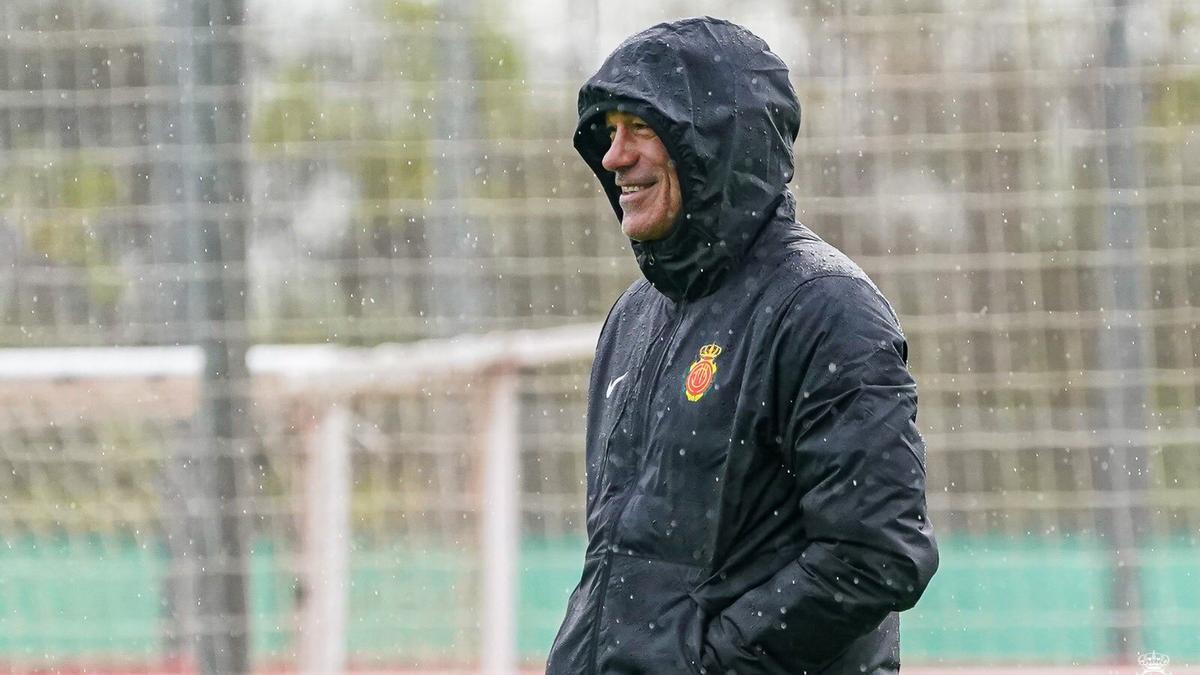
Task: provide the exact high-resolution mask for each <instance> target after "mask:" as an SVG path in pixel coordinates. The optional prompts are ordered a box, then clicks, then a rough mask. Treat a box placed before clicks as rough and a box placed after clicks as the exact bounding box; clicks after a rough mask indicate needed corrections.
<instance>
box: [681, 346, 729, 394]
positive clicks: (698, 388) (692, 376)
mask: <svg viewBox="0 0 1200 675" xmlns="http://www.w3.org/2000/svg"><path fill="white" fill-rule="evenodd" d="M720 355H721V347H720V345H715V344H711V345H704V346H703V347H701V348H700V358H699V359H698V360H696V361H693V362H692V366H691V367H690V368H688V374H687V379H686V380H684V382H683V393H685V394H687V399H688V400H689V401H699V400H700V397H701V396H703V395H704V392H706V391H708V388H709V387H711V386H712V383H713V376H714V375H716V374H717V357H718V356H720Z"/></svg>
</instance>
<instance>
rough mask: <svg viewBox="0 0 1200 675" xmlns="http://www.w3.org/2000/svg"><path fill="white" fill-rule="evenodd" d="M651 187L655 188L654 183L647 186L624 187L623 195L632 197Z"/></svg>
mask: <svg viewBox="0 0 1200 675" xmlns="http://www.w3.org/2000/svg"><path fill="white" fill-rule="evenodd" d="M651 187H654V183H646V184H645V185H622V186H621V194H623V195H631V194H634V193H635V192H641V191H642V190H645V189H646V188H651Z"/></svg>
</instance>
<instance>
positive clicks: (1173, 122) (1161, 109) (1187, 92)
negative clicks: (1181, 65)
mask: <svg viewBox="0 0 1200 675" xmlns="http://www.w3.org/2000/svg"><path fill="white" fill-rule="evenodd" d="M1149 112H1150V115H1149V117H1150V123H1151V126H1156V127H1168V128H1169V127H1181V126H1191V125H1196V124H1200V75H1192V76H1191V77H1181V78H1180V79H1176V80H1168V81H1167V82H1165V83H1164V84H1163V88H1162V91H1161V92H1160V93H1159V96H1158V99H1157V100H1156V101H1154V103H1153V104H1151V106H1150V111H1149Z"/></svg>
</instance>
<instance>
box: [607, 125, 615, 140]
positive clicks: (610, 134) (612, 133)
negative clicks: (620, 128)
mask: <svg viewBox="0 0 1200 675" xmlns="http://www.w3.org/2000/svg"><path fill="white" fill-rule="evenodd" d="M616 136H617V128H616V127H614V126H610V127H608V140H610V141H611V140H612V139H613V138H615V137H616Z"/></svg>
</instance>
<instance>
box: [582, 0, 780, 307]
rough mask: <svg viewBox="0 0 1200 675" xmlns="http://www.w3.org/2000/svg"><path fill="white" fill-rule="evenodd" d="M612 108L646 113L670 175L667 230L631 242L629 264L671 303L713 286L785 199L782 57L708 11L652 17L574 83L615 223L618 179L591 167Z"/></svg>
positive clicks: (603, 148) (588, 153) (604, 143)
mask: <svg viewBox="0 0 1200 675" xmlns="http://www.w3.org/2000/svg"><path fill="white" fill-rule="evenodd" d="M610 110H621V111H623V112H628V113H630V114H633V115H637V116H638V117H641V118H642V119H643V120H645V121H646V123H647V124H649V125H650V127H651V128H652V129H654V131H655V133H657V134H658V136H659V138H660V139H661V140H662V142H663V144H664V145H665V146H666V149H667V152H668V154H670V156H671V158H672V159H673V160H674V161H675V168H676V171H677V172H678V174H679V183H680V191H681V193H682V197H683V203H682V208H681V209H680V213H679V217H678V219H677V220H676V222H675V225H674V228H673V229H672V231H671V233H670V234H669V235H668V236H667V237H666V238H664V239H661V240H658V241H653V242H638V241H633V242H632V246H633V251H634V254H635V255H636V256H637V262H638V266H639V267H641V269H642V273H643V274H644V275H645V276H646V279H647V280H649V281H650V283H652V284H653V285H654V287H655V288H657V289H658V290H659V292H661V293H662V294H663V295H666V296H667V297H669V298H671V299H672V300H675V301H677V302H678V301H680V300H693V299H695V298H699V297H703V296H705V295H708V294H709V293H712V292H713V291H715V290H716V289H717V288H718V287H719V286H720V284H721V281H722V279H724V278H725V276H726V275H727V274H728V273H729V272H730V271H732V270H733V269H735V268H736V267H737V266H738V264H739V263H740V261H741V260H742V259H743V258H744V257H745V255H746V254H747V252H748V251H749V249H750V246H751V244H752V243H753V241H754V239H755V238H756V237H757V235H758V233H759V232H760V231H761V230H762V228H763V226H764V225H765V224H766V223H767V221H769V220H770V219H771V217H772V216H773V215H774V214H775V211H776V210H777V209H780V208H787V209H789V210H790V208H791V201H790V199H788V198H786V195H787V183H788V181H790V180H791V179H792V174H793V171H794V168H793V163H792V144H793V143H795V140H796V134H797V132H798V130H799V127H800V103H799V101H798V100H797V99H796V93H795V91H794V90H793V89H792V85H791V82H789V81H788V70H787V66H786V65H784V63H783V61H782V60H781V59H780V58H779V57H778V56H776V55H775V54H774V53H773V52H771V50H770V48H769V47H768V46H767V43H765V42H763V41H762V39H760V38H759V37H758V36H756V35H754V34H753V33H751V32H750V31H748V30H746V29H745V28H742V27H741V26H738V25H736V24H733V23H730V22H728V21H723V20H720V19H713V18H711V17H702V18H693V19H684V20H681V21H674V22H671V23H661V24H658V25H656V26H652V27H651V28H648V29H646V30H644V31H642V32H641V33H638V34H637V35H634V36H633V37H631V38H629V39H627V40H626V41H625V42H623V43H621V45H620V46H619V47H617V49H616V51H614V52H613V53H612V54H611V55H609V57H608V59H606V60H605V62H604V65H602V66H601V67H600V70H599V71H597V72H596V74H595V75H593V76H592V77H591V78H590V79H589V80H588V81H587V82H586V83H585V84H584V85H583V87H582V88H581V89H580V90H579V125H578V127H577V128H576V131H575V148H576V150H578V151H579V154H580V155H581V156H582V157H583V159H584V161H585V162H587V164H588V166H590V167H591V169H592V171H593V172H594V173H595V174H596V177H597V178H598V179H599V180H600V184H601V185H602V186H603V187H604V191H605V193H606V194H607V195H608V199H609V202H610V203H611V204H612V207H613V211H614V212H615V213H616V215H617V219H618V221H619V220H620V219H621V215H622V214H621V206H620V203H619V202H618V198H619V197H620V189H619V188H618V187H617V186H616V183H615V177H614V175H613V174H612V173H611V172H609V171H606V170H605V169H604V168H603V167H602V166H601V165H600V161H601V160H602V159H603V157H604V154H605V153H606V152H607V151H608V148H609V138H608V131H607V128H606V125H605V121H604V114H605V113H606V112H608V111H610Z"/></svg>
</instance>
